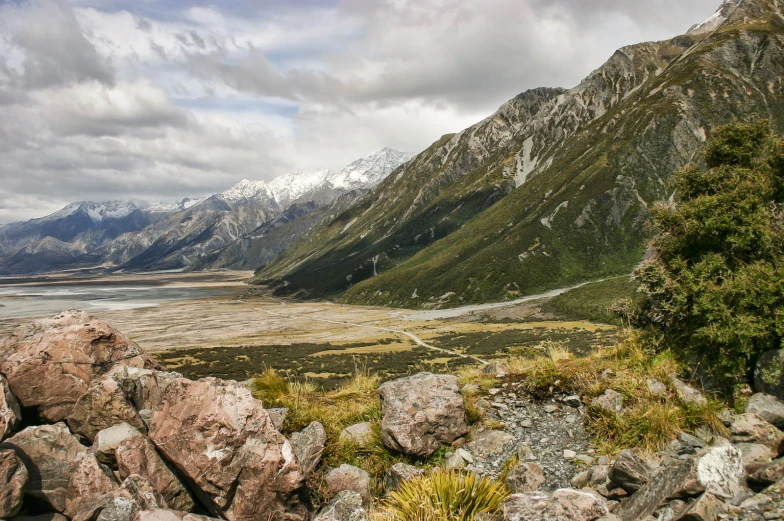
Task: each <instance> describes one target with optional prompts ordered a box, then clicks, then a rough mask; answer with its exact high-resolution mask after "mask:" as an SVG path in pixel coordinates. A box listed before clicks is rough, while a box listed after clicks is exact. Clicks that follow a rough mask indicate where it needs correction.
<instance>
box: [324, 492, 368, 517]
mask: <svg viewBox="0 0 784 521" xmlns="http://www.w3.org/2000/svg"><path fill="white" fill-rule="evenodd" d="M368 519H370V518H369V517H368V514H367V511H366V510H365V508H364V507H363V500H362V496H360V495H359V494H358V493H357V492H354V491H353V490H344V491H342V492H339V493H338V495H337V496H335V498H334V499H333V500H332V501H330V502H329V504H327V505H326V506H325V507H324V508H322V509H321V511H320V512H319V513H318V515H317V516H316V519H315V521H367V520H368Z"/></svg>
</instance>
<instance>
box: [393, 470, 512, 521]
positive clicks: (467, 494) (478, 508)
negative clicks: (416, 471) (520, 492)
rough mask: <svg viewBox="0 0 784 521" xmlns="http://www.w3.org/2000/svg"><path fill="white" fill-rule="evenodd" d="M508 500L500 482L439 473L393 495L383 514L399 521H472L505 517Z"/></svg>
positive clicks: (446, 472)
mask: <svg viewBox="0 0 784 521" xmlns="http://www.w3.org/2000/svg"><path fill="white" fill-rule="evenodd" d="M507 496H509V490H507V488H506V486H505V485H504V484H503V483H502V482H500V481H491V480H489V479H487V478H482V477H478V476H477V475H476V474H471V473H466V474H463V473H461V472H448V471H444V470H441V469H436V470H433V471H431V472H429V473H427V474H425V475H423V476H420V477H417V478H414V479H411V480H409V481H406V482H404V483H403V484H402V485H401V486H400V488H399V489H398V490H397V491H395V492H391V493H390V495H389V499H387V500H386V502H385V504H384V509H383V514H385V516H384V517H388V518H389V519H392V520H395V521H470V520H472V519H474V516H476V515H477V514H495V515H498V514H501V504H502V503H503V501H504V500H505V499H506V498H507Z"/></svg>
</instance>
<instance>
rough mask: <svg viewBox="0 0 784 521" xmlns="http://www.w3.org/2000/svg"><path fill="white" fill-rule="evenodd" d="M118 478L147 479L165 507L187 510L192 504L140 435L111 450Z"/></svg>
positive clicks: (175, 479) (189, 497)
mask: <svg viewBox="0 0 784 521" xmlns="http://www.w3.org/2000/svg"><path fill="white" fill-rule="evenodd" d="M114 455H115V459H116V462H117V471H118V474H119V475H120V479H123V480H124V479H127V478H129V477H130V476H133V475H136V476H141V477H142V478H144V479H146V480H147V481H148V482H149V483H150V486H151V487H152V488H153V490H155V491H156V492H157V493H159V494H160V495H161V496H162V497H163V498H164V500H165V501H166V504H167V505H168V506H169V507H170V508H173V509H175V510H181V511H186V512H187V511H190V510H193V508H194V506H195V505H194V501H193V498H192V497H191V494H190V492H189V491H188V489H187V487H185V485H184V484H183V483H182V482H181V481H180V479H179V478H178V477H177V476H176V475H175V474H174V472H173V471H172V470H171V469H170V468H169V466H168V465H167V464H166V462H164V461H163V459H162V458H161V457H160V455H159V454H158V451H156V450H155V447H154V446H153V444H152V443H151V442H150V440H148V439H147V437H146V436H143V435H142V434H138V433H137V434H136V435H135V436H131V437H128V438H125V439H123V440H122V441H120V443H118V444H117V446H116V447H115V449H114Z"/></svg>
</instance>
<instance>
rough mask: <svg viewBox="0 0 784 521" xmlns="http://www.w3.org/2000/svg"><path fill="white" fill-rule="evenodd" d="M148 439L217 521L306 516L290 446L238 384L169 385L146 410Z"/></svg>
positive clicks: (207, 381)
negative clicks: (148, 413)
mask: <svg viewBox="0 0 784 521" xmlns="http://www.w3.org/2000/svg"><path fill="white" fill-rule="evenodd" d="M149 438H150V440H151V441H152V442H153V444H154V445H155V446H156V448H158V450H160V451H161V453H162V454H163V456H164V458H165V459H166V460H167V461H168V462H170V463H172V464H173V465H174V466H175V467H176V469H177V470H178V471H179V473H180V475H181V476H183V479H184V480H186V481H187V482H188V484H189V487H190V489H191V491H192V492H193V493H194V494H195V495H196V496H197V497H198V499H199V500H200V502H201V503H203V504H204V506H205V507H207V508H208V509H210V511H211V513H212V514H213V515H215V516H217V517H220V516H225V518H226V519H228V521H241V520H245V519H254V518H256V517H266V516H268V515H270V516H274V515H284V514H285V515H287V516H290V517H292V518H304V517H305V516H306V515H307V513H306V509H305V506H304V505H303V504H302V503H301V502H300V500H299V497H300V496H299V492H300V489H301V488H302V485H303V482H304V478H305V477H304V473H303V472H302V468H301V467H300V466H299V463H298V462H297V458H296V456H295V455H294V451H293V449H292V447H291V445H290V444H289V442H288V440H286V438H284V437H283V435H281V434H280V432H278V431H277V430H276V429H275V426H274V425H273V423H272V420H271V419H270V416H269V414H268V413H267V411H266V410H265V409H264V408H263V407H262V405H261V402H259V401H258V400H256V399H254V398H253V396H252V395H251V392H250V390H248V389H247V388H246V387H244V386H242V385H240V384H238V383H237V382H232V381H224V380H219V379H215V378H203V379H201V380H198V381H191V380H188V379H185V378H178V379H176V380H174V381H173V382H171V383H170V384H169V385H167V386H166V389H165V391H164V392H163V393H162V395H161V397H160V404H159V405H158V406H157V408H155V409H154V410H153V415H152V421H151V423H150V430H149Z"/></svg>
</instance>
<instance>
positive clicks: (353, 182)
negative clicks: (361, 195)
mask: <svg viewBox="0 0 784 521" xmlns="http://www.w3.org/2000/svg"><path fill="white" fill-rule="evenodd" d="M412 157H413V154H410V153H408V152H400V151H398V150H392V149H391V148H387V147H384V148H382V149H380V150H377V151H375V152H373V153H372V154H370V155H368V156H365V157H363V158H361V159H357V160H356V161H354V162H353V163H351V164H350V165H348V166H347V167H345V168H344V169H343V170H341V171H340V172H337V173H336V174H333V175H331V176H329V177H327V181H329V182H330V184H331V185H332V187H334V188H345V189H349V190H353V189H356V188H365V189H367V188H373V187H374V186H376V185H377V184H378V183H380V182H381V181H382V180H383V179H384V178H385V177H386V176H388V175H389V174H390V173H392V171H393V170H394V169H396V168H397V167H399V166H400V165H402V164H403V163H405V162H406V161H408V160H409V159H411V158H412Z"/></svg>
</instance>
